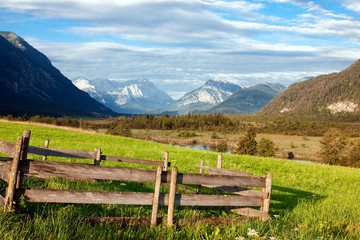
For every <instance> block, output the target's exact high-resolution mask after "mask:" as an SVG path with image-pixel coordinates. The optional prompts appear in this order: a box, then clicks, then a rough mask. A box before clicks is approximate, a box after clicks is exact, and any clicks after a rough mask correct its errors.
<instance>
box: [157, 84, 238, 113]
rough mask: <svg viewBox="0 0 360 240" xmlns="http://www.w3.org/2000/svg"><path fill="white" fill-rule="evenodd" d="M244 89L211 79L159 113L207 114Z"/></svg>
mask: <svg viewBox="0 0 360 240" xmlns="http://www.w3.org/2000/svg"><path fill="white" fill-rule="evenodd" d="M242 88H243V87H242V86H240V85H237V84H234V83H230V82H227V81H224V80H218V79H215V80H212V79H210V80H208V81H207V82H206V83H205V84H204V85H203V86H201V87H200V88H198V89H195V90H194V91H192V92H189V93H187V94H185V95H184V96H183V97H182V98H180V99H179V100H178V101H176V102H175V103H173V104H170V105H169V106H167V107H166V108H164V109H161V110H159V112H172V113H178V114H187V113H188V112H191V113H196V112H205V111H207V110H208V109H210V108H211V107H213V106H215V105H217V104H219V103H221V102H223V101H224V100H225V99H227V98H228V97H229V96H231V95H232V94H233V93H234V92H236V91H238V90H240V89H242Z"/></svg>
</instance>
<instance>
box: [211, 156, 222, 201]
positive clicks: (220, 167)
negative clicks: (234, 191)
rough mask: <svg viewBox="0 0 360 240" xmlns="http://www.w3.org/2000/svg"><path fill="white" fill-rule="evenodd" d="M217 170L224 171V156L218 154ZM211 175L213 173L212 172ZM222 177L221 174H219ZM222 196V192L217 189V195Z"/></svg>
mask: <svg viewBox="0 0 360 240" xmlns="http://www.w3.org/2000/svg"><path fill="white" fill-rule="evenodd" d="M217 168H218V169H222V154H218V162H217ZM210 174H211V172H210ZM219 175H221V174H219ZM219 194H220V190H218V189H216V195H219Z"/></svg>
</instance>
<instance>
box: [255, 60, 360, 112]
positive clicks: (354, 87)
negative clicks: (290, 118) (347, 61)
mask: <svg viewBox="0 0 360 240" xmlns="http://www.w3.org/2000/svg"><path fill="white" fill-rule="evenodd" d="M359 93H360V60H358V61H356V62H355V63H354V64H352V65H351V66H350V67H348V68H347V69H345V70H343V71H341V72H338V73H331V74H327V75H321V76H318V77H315V78H312V79H309V80H306V81H303V82H299V83H295V84H293V85H291V86H290V87H289V88H288V89H286V90H285V91H284V92H283V93H281V94H279V95H278V96H276V97H275V98H274V99H273V100H272V101H270V102H269V104H267V105H266V106H265V107H264V108H262V109H261V111H260V113H263V114H278V113H284V112H291V113H300V114H320V113H324V112H325V113H337V112H360V108H359V104H360V95H359Z"/></svg>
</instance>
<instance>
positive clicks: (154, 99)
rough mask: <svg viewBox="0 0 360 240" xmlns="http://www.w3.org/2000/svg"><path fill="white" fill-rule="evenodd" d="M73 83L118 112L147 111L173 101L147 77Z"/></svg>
mask: <svg viewBox="0 0 360 240" xmlns="http://www.w3.org/2000/svg"><path fill="white" fill-rule="evenodd" d="M74 84H75V85H76V86H77V87H78V88H79V89H81V90H83V91H86V92H87V93H89V94H90V95H91V96H92V97H93V98H95V99H96V100H98V101H99V102H101V103H103V104H104V105H105V106H107V107H109V108H111V109H112V110H114V111H116V112H119V113H129V114H133V113H135V114H138V113H140V114H141V113H148V112H151V111H153V110H155V109H159V108H163V107H165V106H166V105H167V104H169V103H172V102H173V101H174V100H172V98H171V97H169V96H168V95H167V94H166V93H164V92H163V91H161V90H159V89H158V88H157V87H156V86H155V85H154V84H153V83H152V82H150V81H149V80H147V79H142V80H131V81H126V82H119V81H110V80H101V79H98V80H87V79H77V80H75V81H74Z"/></svg>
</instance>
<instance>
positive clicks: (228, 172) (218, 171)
mask: <svg viewBox="0 0 360 240" xmlns="http://www.w3.org/2000/svg"><path fill="white" fill-rule="evenodd" d="M195 167H198V168H201V169H205V170H208V171H209V172H210V174H215V175H230V176H251V175H253V174H252V173H247V172H241V171H236V170H230V169H223V168H222V169H219V168H214V167H207V166H201V165H195Z"/></svg>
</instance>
